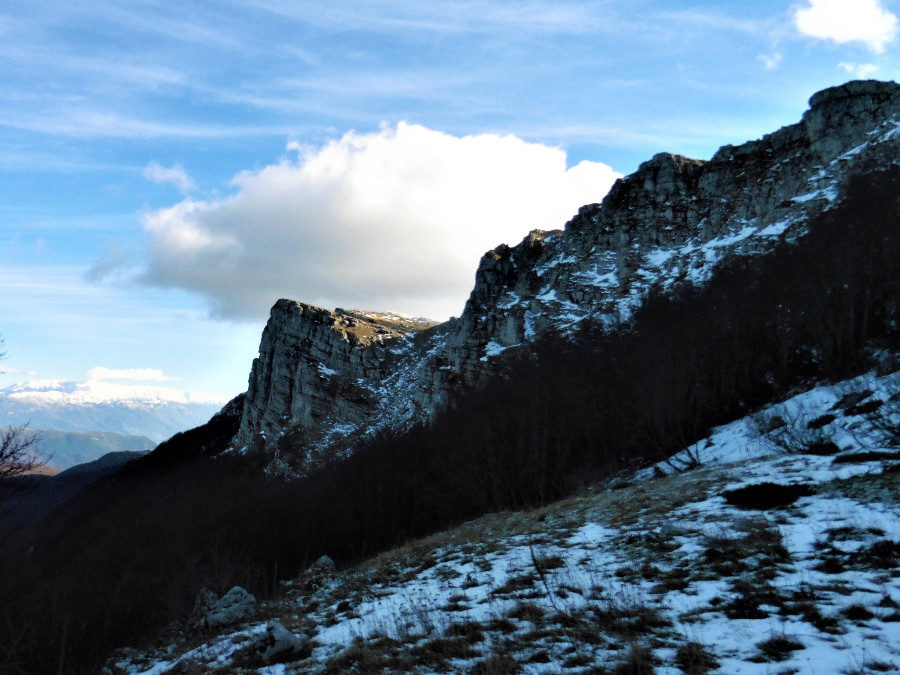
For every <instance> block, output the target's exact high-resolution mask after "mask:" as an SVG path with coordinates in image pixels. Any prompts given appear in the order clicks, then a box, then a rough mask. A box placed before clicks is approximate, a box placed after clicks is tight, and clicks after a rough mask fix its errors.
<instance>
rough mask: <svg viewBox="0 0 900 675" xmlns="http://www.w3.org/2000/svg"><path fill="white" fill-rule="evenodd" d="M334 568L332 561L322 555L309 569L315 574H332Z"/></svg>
mask: <svg viewBox="0 0 900 675" xmlns="http://www.w3.org/2000/svg"><path fill="white" fill-rule="evenodd" d="M334 568H335V564H334V560H332V559H331V558H329V557H328V556H327V555H323V556H322V557H321V558H319V559H318V560H316V562H314V563H313V564H312V566H311V567H310V569H311V570H313V571H316V572H334Z"/></svg>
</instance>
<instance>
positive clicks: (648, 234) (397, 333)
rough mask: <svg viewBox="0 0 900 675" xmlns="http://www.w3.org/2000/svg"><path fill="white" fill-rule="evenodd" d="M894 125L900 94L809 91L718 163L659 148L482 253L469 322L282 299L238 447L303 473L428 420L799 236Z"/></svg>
mask: <svg viewBox="0 0 900 675" xmlns="http://www.w3.org/2000/svg"><path fill="white" fill-rule="evenodd" d="M898 119H900V86H898V85H897V84H896V83H893V82H890V83H884V82H876V81H859V82H850V83H847V84H845V85H842V86H840V87H833V88H831V89H826V90H824V91H821V92H819V93H817V94H816V95H814V96H813V97H812V98H811V99H810V109H809V110H808V111H807V112H806V113H805V114H804V116H803V118H802V120H801V121H800V122H799V123H797V124H794V125H790V126H787V127H784V128H783V129H780V130H779V131H776V132H775V133H772V134H769V135H767V136H764V137H763V138H761V139H759V140H756V141H751V142H749V143H745V144H743V145H740V146H724V147H722V148H721V149H720V150H719V151H718V152H716V154H715V155H714V156H713V157H712V159H710V160H708V161H703V160H696V159H689V158H686V157H681V156H679V155H672V154H668V153H660V154H658V155H655V156H654V157H653V158H651V159H650V160H649V161H647V162H644V163H643V164H641V166H640V167H639V168H638V170H637V171H636V172H635V173H633V174H631V175H630V176H627V177H625V178H623V179H621V180H619V181H617V182H616V183H615V184H614V185H613V187H612V189H611V190H610V191H609V194H607V195H606V197H605V198H604V199H603V201H602V202H601V203H599V204H589V205H587V206H584V207H582V208H581V209H579V211H578V213H577V215H576V216H575V217H574V218H573V219H572V220H570V221H569V222H568V223H566V225H565V229H564V230H553V231H540V230H536V231H533V232H531V233H530V234H529V235H528V236H527V237H526V238H525V239H524V240H523V241H522V242H521V243H520V244H519V245H517V246H514V247H510V246H506V245H501V246H498V247H497V248H495V249H494V250H492V251H489V252H488V253H486V254H485V255H484V257H483V258H482V259H481V263H480V265H479V268H478V271H477V274H476V280H475V287H474V289H473V290H472V293H471V295H470V297H469V300H468V302H467V303H466V306H465V310H464V311H463V314H462V316H461V317H460V318H458V319H451V320H450V321H448V322H445V323H443V324H440V325H432V324H430V323H428V322H424V321H421V320H415V319H407V318H404V317H400V316H397V315H385V314H372V313H365V312H347V311H345V310H335V311H334V312H329V311H326V310H323V309H319V308H315V307H311V306H309V305H304V304H302V303H297V302H292V301H289V300H279V301H278V303H276V305H275V306H274V307H273V309H272V315H271V318H270V320H269V323H268V325H267V326H266V329H265V331H264V333H263V337H262V342H261V345H260V356H259V358H258V359H256V361H255V362H254V365H253V370H252V372H251V375H250V386H249V389H248V392H247V398H246V403H245V405H244V411H243V417H242V421H241V429H240V432H239V433H238V435H237V436H236V438H235V447H236V448H239V449H246V448H248V447H252V446H253V445H254V444H258V445H260V446H261V447H266V448H268V449H269V451H270V452H273V453H274V454H276V455H277V454H278V452H279V439H281V438H289V439H291V441H292V442H290V443H282V444H281V446H283V447H285V448H286V447H293V448H297V447H302V448H305V449H306V450H307V451H308V454H307V455H306V456H304V457H289V458H287V461H288V462H289V463H290V464H291V465H292V466H295V467H296V466H300V467H301V468H302V467H303V466H308V465H309V462H311V461H316V460H318V459H321V458H323V457H329V456H332V455H333V454H335V453H338V454H339V453H341V452H344V451H347V450H348V449H349V448H352V446H353V444H354V443H355V442H356V441H357V440H358V439H359V438H360V437H361V436H365V435H366V434H370V433H373V432H374V431H377V430H378V429H383V428H387V427H390V428H402V427H404V426H406V425H409V424H411V423H413V422H415V421H418V420H421V419H425V418H426V417H427V416H429V415H431V414H433V412H434V411H435V410H437V409H439V408H440V406H441V405H442V404H444V403H445V402H446V401H447V398H448V396H449V395H450V394H451V393H452V392H453V391H454V390H455V389H456V388H458V387H459V386H460V384H461V383H465V382H477V381H478V379H479V378H480V377H483V376H484V374H485V373H488V372H490V369H491V365H492V363H493V362H494V360H495V357H496V356H498V355H499V354H501V353H502V352H503V351H504V350H506V349H508V348H510V347H515V346H519V345H523V344H527V343H528V342H530V341H532V340H534V339H535V338H536V337H537V336H539V335H541V334H542V333H544V332H546V331H548V330H553V331H557V332H560V333H563V334H565V333H566V332H568V331H571V330H573V329H574V328H576V327H577V326H578V325H579V324H580V323H581V322H582V321H584V320H586V319H591V320H594V321H597V322H600V323H602V324H604V325H607V326H610V327H612V326H615V325H616V324H617V323H619V322H621V321H625V320H627V319H628V317H629V316H630V313H631V312H632V311H633V309H634V308H635V307H637V306H638V305H639V304H640V303H641V302H642V300H643V298H644V297H646V295H647V293H648V292H650V290H651V289H653V288H657V289H661V290H663V291H665V290H666V289H668V288H671V287H672V286H673V285H675V284H678V283H682V282H692V283H702V282H703V281H704V280H705V279H707V278H708V276H709V274H710V273H711V271H712V269H713V267H714V266H715V264H716V263H717V262H718V261H720V260H721V259H722V258H723V257H726V256H729V255H736V254H739V255H751V254H758V253H762V252H764V251H766V250H769V249H770V248H771V247H772V246H773V245H774V244H775V243H777V242H778V241H781V240H784V239H788V240H791V239H792V238H795V237H797V236H801V235H802V234H803V233H804V232H805V227H806V223H807V222H808V220H809V217H810V215H812V214H814V213H817V212H819V211H821V210H822V209H825V208H827V207H828V206H829V205H830V204H831V203H832V202H833V201H834V200H835V199H836V198H837V195H838V187H839V181H840V179H841V176H842V175H843V174H845V173H846V171H847V170H848V169H849V168H850V167H851V166H852V165H856V164H858V163H862V162H866V161H870V160H871V158H873V157H876V158H877V159H878V161H897V160H896V158H897V157H898V152H897V146H898V141H900V123H898ZM284 460H285V458H281V460H280V461H284Z"/></svg>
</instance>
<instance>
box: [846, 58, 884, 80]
mask: <svg viewBox="0 0 900 675" xmlns="http://www.w3.org/2000/svg"><path fill="white" fill-rule="evenodd" d="M838 68H840V69H841V70H843V71H844V72H846V73H850V74H851V75H853V77H858V78H860V79H865V78H867V77H871V76H872V75H874V74H875V73H877V72H878V66H876V65H875V64H874V63H848V62H846V61H842V62H841V63H839V64H838Z"/></svg>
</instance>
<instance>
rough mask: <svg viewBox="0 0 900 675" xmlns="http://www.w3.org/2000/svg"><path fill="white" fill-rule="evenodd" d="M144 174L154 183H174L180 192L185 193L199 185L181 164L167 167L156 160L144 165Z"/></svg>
mask: <svg viewBox="0 0 900 675" xmlns="http://www.w3.org/2000/svg"><path fill="white" fill-rule="evenodd" d="M143 175H144V178H146V179H147V180H149V181H151V182H153V183H168V184H170V185H174V186H175V187H176V188H178V190H179V192H181V193H182V194H185V195H186V194H187V193H188V192H190V191H191V190H193V189H194V188H195V187H197V184H196V183H195V182H194V179H193V178H191V177H190V176H189V175H188V174H187V171H185V170H184V167H183V166H181V164H176V165H174V166H170V167H165V166H161V165H159V164H157V163H156V162H150V163H149V164H147V166H146V167H144V174H143Z"/></svg>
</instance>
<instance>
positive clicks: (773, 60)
mask: <svg viewBox="0 0 900 675" xmlns="http://www.w3.org/2000/svg"><path fill="white" fill-rule="evenodd" d="M756 58H757V60H758V61H761V62H762V64H763V67H764V68H765V69H766V70H775V69H776V68H778V66H780V65H781V59H782V56H781V54H779V53H778V52H775V53H774V54H760V55H759V56H757V57H756Z"/></svg>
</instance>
